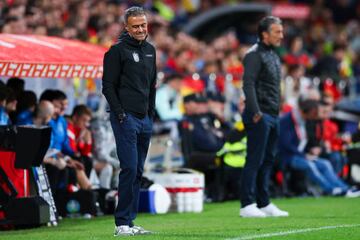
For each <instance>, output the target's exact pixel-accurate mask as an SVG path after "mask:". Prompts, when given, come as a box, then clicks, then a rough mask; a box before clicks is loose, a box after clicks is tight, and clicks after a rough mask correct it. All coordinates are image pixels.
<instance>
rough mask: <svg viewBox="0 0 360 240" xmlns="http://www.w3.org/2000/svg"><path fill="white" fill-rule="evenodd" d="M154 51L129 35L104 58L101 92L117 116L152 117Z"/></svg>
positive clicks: (154, 90) (154, 78) (148, 44)
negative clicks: (128, 114)
mask: <svg viewBox="0 0 360 240" xmlns="http://www.w3.org/2000/svg"><path fill="white" fill-rule="evenodd" d="M155 59H156V55H155V48H154V47H153V46H152V45H151V44H150V43H148V42H147V41H146V40H144V41H138V40H136V39H135V38H133V37H131V36H130V35H129V33H128V32H124V33H122V35H121V36H120V38H119V41H118V42H117V43H116V44H115V45H113V46H112V47H111V48H110V49H109V51H107V52H106V53H105V56H104V73H103V78H102V92H103V94H104V96H105V98H106V100H107V101H108V103H109V106H110V110H111V111H112V112H114V113H115V114H116V115H117V116H119V115H120V114H123V113H131V114H133V115H134V116H136V117H138V118H144V117H145V116H146V115H147V114H148V115H149V116H151V117H152V116H153V114H154V109H155V93H156V89H155V86H156V60H155Z"/></svg>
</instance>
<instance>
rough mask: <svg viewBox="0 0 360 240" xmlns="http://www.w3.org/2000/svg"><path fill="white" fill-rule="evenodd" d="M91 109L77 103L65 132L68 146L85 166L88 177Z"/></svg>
mask: <svg viewBox="0 0 360 240" xmlns="http://www.w3.org/2000/svg"><path fill="white" fill-rule="evenodd" d="M91 116H92V114H91V110H90V109H89V108H88V107H87V106H85V105H77V106H75V108H74V109H73V112H72V114H71V118H70V119H69V121H68V129H67V134H68V137H69V139H70V147H71V149H72V150H73V151H74V153H75V156H76V157H77V158H79V159H81V162H83V164H84V166H85V172H86V175H87V176H88V177H89V176H90V172H91V169H92V160H91V157H92V155H91V150H92V138H91V132H90V130H89V129H88V126H89V125H90V120H91Z"/></svg>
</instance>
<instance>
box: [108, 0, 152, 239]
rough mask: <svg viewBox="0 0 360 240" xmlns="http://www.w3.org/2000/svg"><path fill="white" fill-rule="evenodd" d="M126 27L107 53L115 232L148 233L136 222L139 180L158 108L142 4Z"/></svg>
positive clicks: (128, 17)
mask: <svg viewBox="0 0 360 240" xmlns="http://www.w3.org/2000/svg"><path fill="white" fill-rule="evenodd" d="M124 20H125V25H126V27H125V29H126V31H125V32H124V33H122V35H121V36H120V38H119V41H118V43H117V44H115V45H113V46H112V47H111V48H110V50H109V51H108V52H107V53H106V54H105V57H104V75H103V82H102V83H103V84H102V85H103V94H104V95H105V97H106V99H107V101H108V103H109V106H110V122H111V126H112V129H113V132H114V135H115V141H116V146H117V155H118V158H119V160H120V168H121V172H120V174H119V186H118V197H119V201H118V205H117V208H116V210H115V225H116V227H115V233H114V235H115V236H124V235H137V234H149V233H150V232H149V231H146V230H144V229H143V228H142V227H139V226H136V225H134V220H135V218H136V215H137V212H138V204H139V190H140V180H141V176H142V174H143V170H144V161H145V158H146V154H147V151H148V147H149V143H150V138H151V134H152V121H153V114H154V109H155V92H156V89H155V85H156V61H155V59H156V56H155V48H154V47H153V46H152V45H151V44H150V43H148V42H147V41H146V38H147V35H148V30H147V27H148V23H147V18H146V15H145V12H144V10H143V9H142V8H140V7H131V8H129V9H127V10H126V12H125V19H124Z"/></svg>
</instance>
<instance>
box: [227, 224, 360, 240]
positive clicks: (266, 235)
mask: <svg viewBox="0 0 360 240" xmlns="http://www.w3.org/2000/svg"><path fill="white" fill-rule="evenodd" d="M359 226H360V224H344V225H336V226H323V227H318V228H305V229H298V230H290V231H285V232H274V233H264V234H258V235H248V236H243V237H236V238H227V239H225V240H251V239H257V238H269V237H275V236H286V235H291V234H298V233H306V232H315V231H320V230H326V229H336V228H352V227H359Z"/></svg>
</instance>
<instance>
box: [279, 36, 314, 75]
mask: <svg viewBox="0 0 360 240" xmlns="http://www.w3.org/2000/svg"><path fill="white" fill-rule="evenodd" d="M289 45H290V46H289V48H290V49H289V52H288V53H287V54H285V56H284V57H283V60H284V62H285V63H286V65H288V66H291V65H301V66H303V67H304V68H310V67H312V60H311V58H310V56H309V55H308V54H307V53H306V52H304V48H303V38H302V37H301V36H294V37H293V38H292V39H290V44H289Z"/></svg>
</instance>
